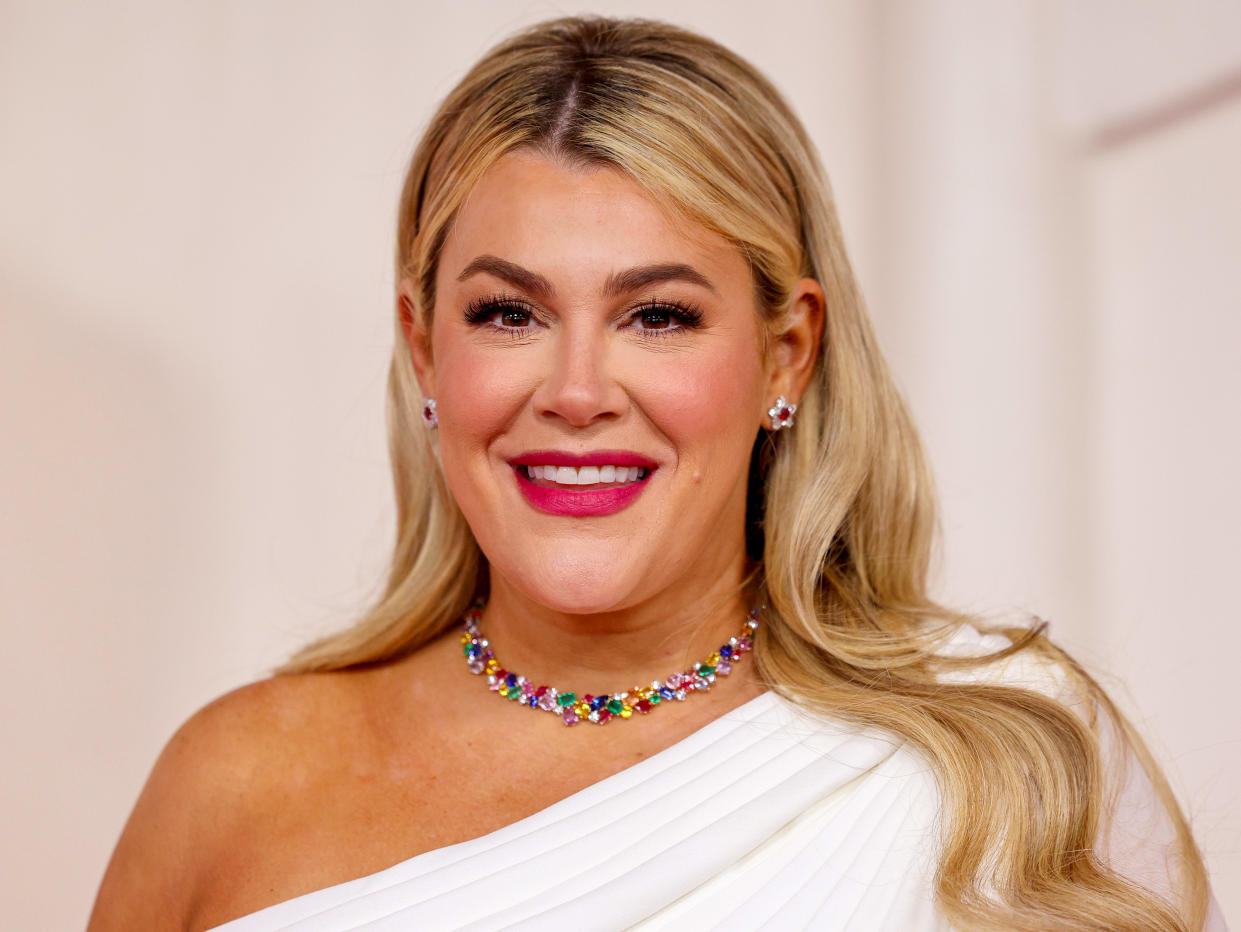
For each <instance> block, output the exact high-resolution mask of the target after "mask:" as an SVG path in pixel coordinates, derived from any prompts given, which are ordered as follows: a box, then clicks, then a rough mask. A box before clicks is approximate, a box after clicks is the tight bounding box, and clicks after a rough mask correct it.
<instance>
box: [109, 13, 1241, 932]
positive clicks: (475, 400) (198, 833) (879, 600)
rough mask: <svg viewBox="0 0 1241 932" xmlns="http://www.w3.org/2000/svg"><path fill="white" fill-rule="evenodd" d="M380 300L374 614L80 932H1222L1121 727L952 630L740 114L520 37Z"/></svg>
mask: <svg viewBox="0 0 1241 932" xmlns="http://www.w3.org/2000/svg"><path fill="white" fill-rule="evenodd" d="M396 262H397V279H398V282H399V286H398V294H397V300H396V324H397V326H396V348H395V351H394V354H393V359H392V367H391V378H390V392H389V413H390V423H391V447H392V459H393V474H394V479H395V484H396V498H397V506H398V536H397V542H396V550H395V554H394V556H393V561H392V569H391V575H390V577H389V580H388V584H387V587H386V590H385V592H384V594H383V596H382V598H381V599H380V600H379V601H378V603H377V604H376V605H375V606H374V607H373V608H372V609H371V610H370V611H369V612H368V613H367V614H366V615H365V617H363V618H362V619H361V620H360V621H359V622H358V623H357V624H356V625H355V626H353V627H352V628H350V629H349V630H347V631H344V632H341V633H340V634H338V635H335V636H332V637H329V638H327V639H326V640H323V641H321V642H319V643H316V644H313V645H311V646H309V647H308V648H306V649H305V650H304V651H302V652H301V653H300V654H299V655H298V656H296V657H295V658H294V659H293V660H292V661H290V663H289V664H288V665H287V666H286V667H285V668H284V669H283V670H282V671H280V674H279V675H277V676H275V677H274V678H272V679H269V680H266V681H264V682H261V683H257V684H254V685H251V686H248V687H246V688H244V689H241V690H239V691H237V692H235V693H232V694H230V695H228V696H225V697H224V698H222V699H220V700H218V701H217V702H215V703H213V704H212V705H210V706H209V707H207V708H206V709H204V710H203V711H202V712H200V713H199V714H198V715H196V716H195V717H194V718H193V719H191V720H190V722H188V723H187V724H186V725H185V726H184V727H183V728H182V729H181V730H180V731H179V732H178V734H177V735H176V736H175V737H174V738H173V740H172V741H171V743H170V744H169V746H168V748H167V749H166V750H165V752H164V754H163V755H162V756H161V758H160V760H159V762H158V764H157V765H156V767H155V770H154V772H153V774H152V775H151V778H150V780H149V782H148V784H147V787H146V788H145V790H144V791H143V794H142V796H141V798H140V800H139V802H138V804H137V806H136V808H135V810H134V813H133V815H132V817H131V818H130V821H129V824H128V825H127V827H126V829H125V831H124V833H123V835H122V837H121V840H120V842H119V844H118V846H117V849H116V852H115V855H114V857H113V860H112V863H111V865H110V866H109V868H108V872H107V875H106V876H105V878H104V881H103V885H102V888H101V890H100V893H99V898H98V902H97V905H96V908H95V913H94V916H93V918H92V922H91V927H92V928H93V929H96V930H105V929H137V928H144V929H145V928H151V929H154V928H169V929H171V928H184V929H204V928H211V927H220V928H224V929H228V930H232V932H242V930H267V929H297V930H343V929H355V928H367V929H414V928H417V929H439V928H456V927H468V928H472V929H499V928H513V927H516V928H531V929H615V928H629V927H641V928H650V929H664V928H714V927H716V926H727V927H729V928H738V929H753V928H773V929H795V928H815V929H862V930H866V929H899V930H923V929H927V930H930V929H947V928H955V929H962V930H965V929H1030V930H1034V929H1038V930H1046V929H1063V930H1070V929H1081V930H1086V929H1092V930H1097V929H1109V930H1143V932H1150V930H1191V929H1192V930H1198V929H1201V928H1203V927H1204V924H1205V923H1207V922H1208V921H1210V922H1211V923H1212V925H1211V927H1212V928H1215V929H1219V928H1222V922H1221V921H1220V920H1219V919H1218V917H1216V918H1214V919H1210V920H1209V919H1208V906H1209V894H1208V891H1207V886H1206V880H1205V873H1204V870H1203V865H1202V861H1201V859H1200V857H1199V854H1198V852H1197V850H1196V848H1195V845H1194V842H1193V839H1192V837H1191V835H1190V832H1189V829H1188V827H1187V825H1186V822H1185V819H1184V818H1183V816H1182V815H1181V813H1180V812H1179V810H1178V808H1177V806H1176V803H1175V801H1174V800H1173V797H1172V795H1171V794H1170V792H1169V790H1168V787H1167V784H1166V783H1165V782H1164V780H1163V778H1162V777H1161V776H1160V774H1159V771H1158V769H1157V768H1156V766H1155V765H1154V763H1153V762H1152V760H1151V758H1150V756H1149V754H1148V753H1147V752H1146V751H1145V750H1144V749H1143V746H1142V744H1141V742H1140V740H1139V739H1138V738H1137V737H1136V736H1135V735H1134V734H1133V732H1132V731H1131V729H1130V728H1129V726H1128V725H1127V724H1125V722H1124V720H1123V718H1122V717H1121V716H1120V715H1118V714H1117V712H1116V710H1115V709H1114V708H1113V707H1112V705H1111V704H1110V703H1109V701H1108V699H1107V698H1106V696H1104V695H1103V694H1102V693H1101V692H1100V690H1099V689H1098V687H1097V686H1096V685H1095V684H1094V683H1093V682H1092V681H1091V680H1090V679H1089V677H1087V676H1086V675H1085V674H1084V673H1083V672H1082V671H1081V670H1080V669H1079V668H1078V667H1077V666H1076V665H1075V664H1074V663H1073V662H1072V661H1071V660H1070V659H1069V658H1068V657H1066V656H1065V655H1064V654H1063V653H1062V652H1060V651H1059V650H1057V649H1056V648H1055V647H1054V646H1053V645H1052V644H1050V643H1049V642H1048V641H1047V640H1046V639H1045V638H1044V637H1043V636H1042V634H1041V633H1040V631H1039V629H1038V628H1037V627H1023V626H1014V627H1012V628H1010V629H1005V630H991V631H988V630H986V629H985V628H984V626H981V625H979V624H978V623H976V622H974V621H973V620H972V619H970V618H967V617H964V616H961V615H959V614H956V613H954V612H952V611H950V610H948V609H945V608H943V607H941V606H939V605H937V604H935V603H934V602H932V601H931V600H930V599H929V598H928V596H927V593H926V573H927V563H928V554H929V551H930V547H931V532H932V525H933V502H932V497H931V486H930V481H929V478H928V475H927V471H926V467H925V464H924V461H923V458H922V454H921V451H920V448H919V444H918V439H917V435H916V433H915V431H914V429H913V427H912V425H911V424H910V421H909V418H908V415H907V413H906V410H905V407H904V405H903V403H902V401H901V399H900V397H899V396H898V394H897V392H896V390H895V388H894V387H893V383H892V380H891V378H890V377H889V374H888V371H887V369H886V367H885V364H884V361H883V359H882V357H881V355H880V352H879V349H878V347H877V345H876V342H875V338H874V335H873V334H872V332H871V328H870V324H869V323H868V321H867V318H866V315H865V312H864V309H863V305H862V299H861V297H860V295H859V294H858V293H857V289H856V286H855V284H854V281H853V277H852V273H851V271H850V268H849V263H848V260H847V258H846V256H845V252H844V247H843V244H842V242H841V236H840V231H839V228H838V225H837V222H836V218H835V214H834V212H833V208H832V203H831V198H830V194H829V192H828V186H827V182H826V179H825V178H824V176H823V174H822V172H821V170H820V168H819V167H818V164H817V159H816V155H815V153H814V149H813V146H812V145H811V143H810V141H809V140H808V139H807V137H806V134H805V132H804V130H803V129H802V127H801V126H800V124H799V123H798V122H797V120H796V119H795V118H794V116H793V115H792V114H791V112H790V111H789V109H788V107H787V106H786V104H785V103H784V102H783V101H782V100H781V98H780V97H779V95H778V94H777V93H776V92H775V91H774V90H773V89H772V87H771V85H770V84H769V83H768V82H767V81H766V80H765V79H764V78H763V77H762V76H761V75H759V74H758V73H756V72H755V71H754V69H753V68H751V67H750V66H749V65H748V64H746V63H745V62H744V61H742V60H740V59H739V58H737V57H736V56H735V55H733V54H732V53H730V52H729V51H727V50H726V49H723V48H721V47H719V46H718V45H715V44H714V43H712V42H710V41H708V40H706V39H703V38H701V37H699V36H696V35H693V34H691V33H687V32H684V31H681V30H678V29H674V28H672V27H668V26H664V25H660V24H656V23H651V22H641V21H617V20H606V19H564V20H558V21H555V22H550V23H546V24H543V25H541V26H537V27H535V28H532V29H530V30H528V31H526V32H523V33H521V34H519V35H517V36H515V37H514V38H512V39H510V40H509V41H507V42H505V43H503V44H502V45H501V46H499V47H498V48H496V49H495V50H493V51H492V52H490V53H489V54H488V55H487V56H485V57H484V58H483V60H482V61H481V62H479V63H478V65H476V66H475V68H474V69H473V70H472V71H471V72H470V73H469V74H468V75H467V76H466V77H465V79H464V80H463V81H462V82H461V84H460V85H459V86H458V87H457V88H456V89H455V90H454V91H453V92H452V93H451V94H450V95H449V96H448V98H447V99H446V100H445V101H444V103H443V105H442V106H441V107H440V109H439V111H438V113H437V114H436V115H435V117H434V119H433V120H432V122H431V125H430V128H429V129H428V130H427V133H426V135H425V137H424V138H423V140H422V142H421V144H420V145H419V147H418V149H417V152H416V153H415V155H414V159H413V163H412V165H411V167H410V170H409V174H408V177H407V180H406V184H405V190H404V194H403V197H402V200H401V205H400V221H399V231H398V239H397V252H396Z"/></svg>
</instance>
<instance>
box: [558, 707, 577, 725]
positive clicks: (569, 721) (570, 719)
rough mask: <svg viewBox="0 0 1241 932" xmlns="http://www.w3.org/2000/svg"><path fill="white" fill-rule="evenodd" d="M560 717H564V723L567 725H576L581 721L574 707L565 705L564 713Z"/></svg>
mask: <svg viewBox="0 0 1241 932" xmlns="http://www.w3.org/2000/svg"><path fill="white" fill-rule="evenodd" d="M560 717H561V718H563V719H564V723H565V724H566V725H576V724H577V723H578V721H579V719H578V717H577V713H576V712H574V711H573V709H572V708H570V707H568V706H566V707H565V710H564V715H562V716H560Z"/></svg>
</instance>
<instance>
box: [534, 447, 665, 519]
mask: <svg viewBox="0 0 1241 932" xmlns="http://www.w3.org/2000/svg"><path fill="white" fill-rule="evenodd" d="M509 463H510V465H512V467H513V475H514V476H515V477H516V479H517V488H518V489H520V490H521V494H522V495H523V496H525V499H526V501H528V502H529V503H530V504H531V505H532V506H533V507H535V508H537V509H538V510H539V511H542V512H544V513H546V514H551V515H563V516H565V517H571V518H588V517H599V516H602V515H610V514H615V513H616V512H618V511H621V510H622V509H625V508H628V507H629V506H630V505H632V504H633V502H634V501H635V500H636V499H637V497H638V496H639V495H641V494H642V493H643V492H644V491H645V490H646V486H647V483H649V482H650V481H651V476H653V475H654V474H655V470H656V468H657V466H658V464H657V463H656V462H655V461H654V460H651V459H649V458H647V457H645V456H640V455H639V454H637V453H631V452H628V451H625V450H595V451H592V452H590V453H566V452H564V451H563V450H535V451H532V452H529V453H522V454H520V455H519V456H515V457H513V458H512V459H511V460H509ZM522 466H574V467H578V466H640V467H642V468H644V469H646V475H645V476H643V477H642V478H641V479H639V480H637V481H636V482H629V483H626V484H625V485H618V486H613V487H611V488H605V489H583V490H581V491H578V490H577V489H574V488H573V487H572V486H562V487H558V488H551V487H548V486H544V485H535V484H534V483H533V482H531V481H530V480H529V479H527V478H526V474H525V470H523V469H522V468H521V467H522Z"/></svg>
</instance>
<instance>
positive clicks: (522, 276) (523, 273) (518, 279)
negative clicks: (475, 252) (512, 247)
mask: <svg viewBox="0 0 1241 932" xmlns="http://www.w3.org/2000/svg"><path fill="white" fill-rule="evenodd" d="M480 272H486V273H487V274H489V275H494V276H495V277H496V278H502V279H504V280H505V281H506V282H508V283H509V284H510V285H513V286H514V287H516V288H520V289H521V290H522V291H524V292H526V293H528V294H536V295H539V296H540V297H543V298H550V297H551V296H552V295H554V294H555V293H556V289H555V288H553V287H552V283H551V282H549V281H548V280H547V279H546V278H544V277H543V276H542V275H539V274H538V273H537V272H531V271H530V270H529V269H523V268H522V267H521V266H520V265H518V264H517V263H516V262H509V261H508V260H507V259H501V258H500V257H499V256H491V255H481V256H479V257H478V258H476V259H475V260H474V261H473V262H471V263H470V264H469V265H467V266H466V267H465V268H464V269H463V270H462V271H461V274H460V275H458V276H457V281H459V282H463V281H465V280H466V279H467V278H469V277H471V276H473V275H478V274H479V273H480Z"/></svg>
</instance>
